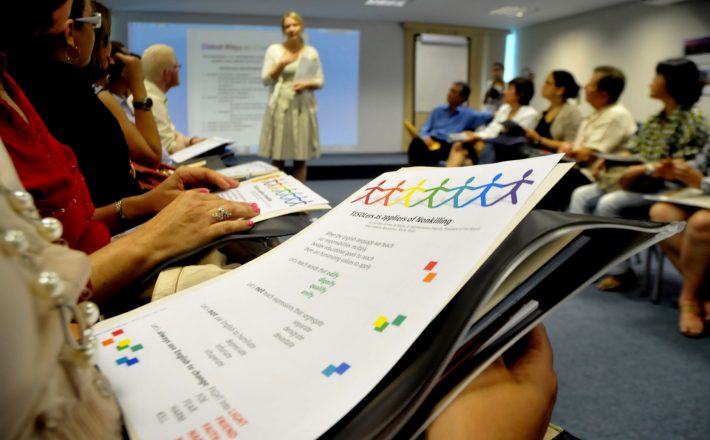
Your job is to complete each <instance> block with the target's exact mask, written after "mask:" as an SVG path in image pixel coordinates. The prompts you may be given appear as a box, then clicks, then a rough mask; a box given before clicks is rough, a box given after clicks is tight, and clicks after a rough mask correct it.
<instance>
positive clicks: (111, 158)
mask: <svg viewBox="0 0 710 440" xmlns="http://www.w3.org/2000/svg"><path fill="white" fill-rule="evenodd" d="M82 7H83V2H82V1H81V0H77V1H75V2H74V3H73V5H72V8H71V14H70V20H68V21H67V25H66V28H65V31H64V32H62V33H59V34H47V35H40V36H35V37H31V38H30V39H29V40H30V41H29V43H28V44H26V45H24V47H22V48H21V49H20V50H19V51H17V52H16V53H13V54H12V55H11V57H10V63H9V69H10V73H11V74H12V77H13V78H14V79H15V80H16V81H17V83H18V84H19V86H20V87H21V88H22V91H23V92H24V93H25V94H26V95H27V97H28V98H29V100H30V102H32V105H33V106H34V108H35V109H36V110H37V112H38V113H39V115H40V117H41V118H42V120H43V121H44V122H45V123H46V124H47V128H48V129H49V132H50V133H51V134H52V136H53V137H54V138H56V139H57V140H58V141H59V142H61V143H63V144H64V145H68V146H69V147H70V148H71V149H72V150H74V153H75V154H76V158H77V162H78V166H79V170H80V171H81V174H82V175H83V176H84V178H85V179H86V184H87V186H88V188H89V191H90V194H91V200H92V201H93V203H94V204H95V205H96V206H104V205H107V204H109V203H113V202H116V201H117V200H121V199H123V198H125V197H130V196H134V195H137V194H140V193H141V192H142V190H141V188H140V187H139V185H138V183H137V181H136V180H135V178H134V176H133V171H132V168H131V163H130V160H129V157H128V146H127V144H126V140H125V138H124V136H123V132H122V131H121V127H120V125H119V123H118V121H116V118H115V117H114V116H113V115H112V114H111V112H110V111H109V110H108V109H107V108H106V106H104V104H103V103H102V102H101V101H100V100H99V99H98V98H97V97H96V94H95V93H94V90H93V87H92V83H91V79H90V76H89V75H90V70H89V69H88V68H86V66H88V64H89V62H90V60H91V54H92V51H93V47H94V36H95V35H94V31H95V29H96V28H97V27H99V26H100V25H101V20H100V17H98V16H97V15H94V13H93V12H92V9H91V4H90V3H88V4H87V6H86V11H88V12H86V13H84V12H85V11H84V10H83V9H82ZM20 43H21V44H22V43H24V42H20ZM137 98H138V99H145V96H142V97H137Z"/></svg>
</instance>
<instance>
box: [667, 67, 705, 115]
mask: <svg viewBox="0 0 710 440" xmlns="http://www.w3.org/2000/svg"><path fill="white" fill-rule="evenodd" d="M656 73H657V74H659V75H662V76H663V78H665V80H666V90H667V91H668V94H669V95H671V98H673V99H674V100H675V102H677V103H678V105H680V106H681V107H685V108H688V107H692V106H693V104H695V103H696V102H698V99H700V95H701V94H702V91H703V85H704V83H703V81H702V78H701V76H700V71H699V70H698V66H697V65H695V63H694V62H692V61H690V60H689V59H686V58H674V59H670V60H665V61H661V62H660V63H658V65H657V66H656Z"/></svg>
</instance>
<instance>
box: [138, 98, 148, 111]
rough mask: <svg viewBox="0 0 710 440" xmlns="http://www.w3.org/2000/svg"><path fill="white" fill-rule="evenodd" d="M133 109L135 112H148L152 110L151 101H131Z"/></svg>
mask: <svg viewBox="0 0 710 440" xmlns="http://www.w3.org/2000/svg"><path fill="white" fill-rule="evenodd" d="M133 108H134V109H136V110H148V111H150V109H152V108H153V100H152V99H150V98H145V99H144V100H143V101H133Z"/></svg>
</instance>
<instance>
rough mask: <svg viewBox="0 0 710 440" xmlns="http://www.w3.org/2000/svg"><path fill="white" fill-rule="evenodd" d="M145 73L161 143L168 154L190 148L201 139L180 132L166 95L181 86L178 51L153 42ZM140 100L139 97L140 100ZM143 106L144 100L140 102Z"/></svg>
mask: <svg viewBox="0 0 710 440" xmlns="http://www.w3.org/2000/svg"><path fill="white" fill-rule="evenodd" d="M142 62H143V73H144V74H145V88H146V90H147V91H148V97H149V98H150V100H151V101H152V106H153V117H155V123H156V124H157V126H158V132H159V133H160V142H161V143H162V145H163V148H164V149H165V150H167V152H168V153H170V154H173V153H175V152H176V151H179V150H182V149H183V148H185V147H189V146H190V145H193V144H195V143H197V142H200V141H202V140H203V139H202V138H198V137H187V136H185V135H184V134H182V133H180V132H179V131H178V130H177V128H175V124H173V120H172V119H171V118H170V114H169V113H168V97H167V96H166V95H165V94H166V93H168V90H170V89H171V88H173V87H177V86H179V85H180V67H181V66H180V64H179V63H178V60H177V57H176V56H175V51H174V50H173V48H172V47H170V46H167V45H165V44H154V45H152V46H150V47H148V48H147V49H146V50H145V51H144V52H143V58H142ZM136 101H137V99H136V97H135V96H134V97H133V107H134V108H135V107H136ZM138 101H139V102H140V100H139V99H138ZM141 105H143V103H142V104H141Z"/></svg>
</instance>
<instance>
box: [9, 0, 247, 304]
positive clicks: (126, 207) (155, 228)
mask: <svg viewBox="0 0 710 440" xmlns="http://www.w3.org/2000/svg"><path fill="white" fill-rule="evenodd" d="M68 3H72V2H71V1H70V2H68ZM63 4H65V3H63ZM30 5H31V3H30ZM13 8H16V9H17V11H18V13H19V12H26V13H27V14H26V15H19V16H24V17H34V15H33V13H34V12H33V13H32V14H30V12H29V11H30V10H31V8H29V5H28V6H27V7H23V6H20V5H17V6H13ZM46 8H50V5H46ZM77 8H78V9H79V12H76V9H77ZM50 9H51V10H54V9H56V7H54V8H50ZM69 13H70V19H69V20H67V22H66V23H67V24H66V28H65V29H64V32H65V33H68V32H70V31H71V32H76V31H77V28H78V27H81V26H82V21H80V19H82V18H84V17H91V7H90V3H89V2H88V1H85V2H82V1H80V0H79V1H76V2H74V3H73V4H72V6H71V9H70V11H69ZM17 16H18V15H13V14H7V15H5V14H3V15H0V54H2V57H0V58H1V59H2V62H1V63H0V78H2V81H0V138H2V139H3V141H4V142H5V145H6V146H7V149H8V152H9V153H10V155H11V157H12V160H13V162H14V164H15V167H16V169H17V172H18V174H19V175H20V178H21V179H22V181H23V185H24V186H25V187H26V188H27V189H28V191H29V192H30V194H32V196H33V197H34V199H35V202H36V204H37V207H38V208H39V211H40V213H41V215H43V216H52V217H56V218H58V219H59V220H60V222H61V223H57V222H55V223H50V224H49V225H47V231H46V234H48V235H49V236H51V237H52V239H53V240H56V239H58V238H63V239H64V240H65V241H66V242H67V244H69V246H71V247H73V248H76V249H79V250H82V251H84V252H86V253H90V254H91V261H92V270H93V272H92V278H91V283H92V288H93V291H94V295H95V298H97V300H98V301H102V300H104V299H106V298H107V297H108V296H109V295H112V294H115V293H117V292H118V291H120V290H121V289H122V288H124V287H126V286H127V285H130V284H131V283H133V282H134V281H136V280H138V279H139V277H141V276H142V275H143V274H145V273H146V272H148V271H149V270H150V269H152V268H153V267H155V266H156V265H157V264H159V263H160V262H162V261H165V260H167V259H169V258H171V257H174V256H177V255H180V254H182V253H185V252H186V251H188V250H192V249H194V248H197V247H199V246H202V245H204V244H207V243H209V242H210V241H212V240H214V239H215V238H217V237H219V236H221V235H224V234H229V233H234V232H238V231H243V230H247V229H249V228H250V227H251V226H252V225H253V223H252V222H251V221H250V220H248V218H249V217H252V216H254V215H256V213H257V212H258V208H257V207H256V206H254V205H249V204H246V203H232V202H228V201H226V200H223V199H221V198H219V197H218V196H215V195H212V194H207V189H205V188H204V187H206V186H211V187H219V188H225V189H226V188H229V187H234V186H236V185H237V184H238V182H236V181H233V180H231V179H227V178H225V177H224V176H221V175H219V174H217V173H215V172H213V171H210V170H204V169H189V168H183V169H179V170H178V171H177V172H176V173H175V174H173V175H172V176H170V178H168V179H167V180H166V181H165V182H164V183H163V184H161V185H160V186H159V187H158V188H156V189H154V190H152V191H149V192H147V193H145V194H141V195H140V196H134V197H127V198H123V199H118V200H117V201H116V202H115V203H112V204H110V205H108V206H104V207H102V208H99V209H97V210H95V209H94V205H93V203H92V202H91V199H90V198H89V192H88V190H87V187H86V184H85V182H84V178H83V177H82V175H81V173H80V172H79V170H78V169H77V166H76V163H77V160H76V158H75V156H74V154H73V152H72V150H71V149H70V148H68V147H66V146H64V145H62V144H61V143H59V142H58V141H57V140H56V139H55V138H54V137H52V136H51V134H49V132H48V131H47V128H46V126H45V125H44V123H43V121H42V119H40V117H39V115H38V114H37V112H36V111H35V110H34V108H33V106H32V105H31V104H30V102H29V101H28V100H27V98H26V97H25V95H24V94H23V93H22V90H21V89H20V88H19V87H18V86H17V85H16V84H15V83H14V81H13V80H12V78H11V77H10V76H9V75H7V74H6V73H5V72H4V66H5V55H4V54H6V53H8V52H12V51H13V50H14V49H15V47H16V46H15V45H16V44H17V43H18V42H19V41H21V40H22V39H23V38H29V37H30V36H32V35H35V34H37V33H38V32H39V31H46V27H48V25H46V24H45V23H44V22H43V20H42V19H43V18H44V19H45V20H46V18H45V17H37V18H36V22H35V23H32V20H30V19H27V20H16V19H15V17H17ZM72 17H73V18H72ZM83 25H84V26H87V27H88V29H89V30H91V33H92V34H93V29H91V27H89V25H88V24H83ZM82 47H83V48H90V47H91V44H86V45H84V46H82ZM11 63H12V61H11V60H10V64H11ZM58 86H61V85H60V84H58ZM89 87H90V85H89ZM102 107H103V105H102ZM109 115H110V113H109ZM73 116H74V119H72V120H71V123H73V124H79V125H82V124H84V120H82V119H81V118H82V115H80V114H78V113H76V114H74V115H73ZM119 135H120V134H119ZM188 188H198V189H196V190H193V191H185V190H186V189H188ZM200 188H202V189H200ZM21 199H22V200H25V201H24V202H22V203H28V202H27V201H26V200H31V199H30V198H29V196H26V197H25V196H23V197H21ZM22 200H20V201H22ZM163 208H164V209H163ZM157 211H162V212H161V213H160V214H158V215H156V216H155V217H154V218H152V219H151V220H149V221H148V222H146V223H145V224H143V225H142V226H141V227H140V228H138V230H136V231H135V232H133V233H131V234H129V235H127V236H126V237H123V238H121V239H119V240H116V241H114V242H111V243H110V235H109V228H111V229H112V230H115V231H117V230H120V229H121V227H122V226H124V225H125V221H126V219H127V218H128V219H131V218H132V219H138V218H147V217H149V216H150V215H153V214H155V213H156V212H157ZM227 213H230V214H231V215H226V214H227ZM220 214H223V215H220ZM230 217H232V218H233V219H230ZM95 218H96V219H100V220H101V221H96V220H94V219H95ZM61 224H63V225H64V226H63V227H62V226H61ZM109 243H110V244H109Z"/></svg>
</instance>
